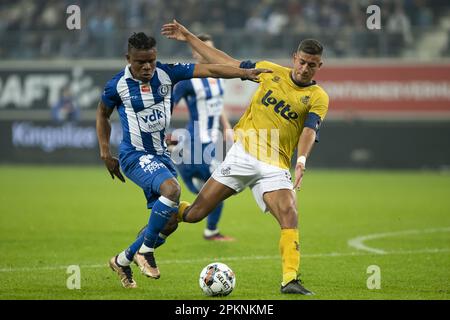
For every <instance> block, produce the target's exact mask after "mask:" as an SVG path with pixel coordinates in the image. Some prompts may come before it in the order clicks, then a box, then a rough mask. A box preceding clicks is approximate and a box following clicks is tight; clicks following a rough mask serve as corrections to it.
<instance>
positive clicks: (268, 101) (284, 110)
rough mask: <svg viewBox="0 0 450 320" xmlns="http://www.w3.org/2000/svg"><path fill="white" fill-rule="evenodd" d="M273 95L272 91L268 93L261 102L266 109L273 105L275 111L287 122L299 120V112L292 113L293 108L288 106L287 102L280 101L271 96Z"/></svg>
mask: <svg viewBox="0 0 450 320" xmlns="http://www.w3.org/2000/svg"><path fill="white" fill-rule="evenodd" d="M272 93H273V91H272V90H269V91H267V93H266V94H265V95H264V97H263V98H262V100H261V102H262V104H263V105H265V106H266V107H268V106H269V105H273V106H274V107H273V111H275V112H276V113H279V114H280V115H281V116H282V117H283V118H285V119H286V120H291V119H297V118H298V114H297V112H294V111H291V106H290V105H289V104H286V101H284V100H280V101H278V100H277V98H275V97H273V96H271V94H272Z"/></svg>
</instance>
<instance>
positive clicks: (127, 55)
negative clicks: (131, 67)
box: [125, 53, 131, 63]
mask: <svg viewBox="0 0 450 320" xmlns="http://www.w3.org/2000/svg"><path fill="white" fill-rule="evenodd" d="M125 58H127V62H128V63H131V62H130V55H129V54H128V53H127V54H126V55H125Z"/></svg>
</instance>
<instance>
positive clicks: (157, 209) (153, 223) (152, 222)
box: [136, 196, 178, 253]
mask: <svg viewBox="0 0 450 320" xmlns="http://www.w3.org/2000/svg"><path fill="white" fill-rule="evenodd" d="M177 212H178V204H177V203H176V202H174V201H172V200H169V199H167V198H166V197H164V196H160V197H159V199H158V200H156V202H155V203H154V205H153V208H152V214H151V215H150V219H149V221H148V225H147V229H145V232H144V243H143V244H142V246H141V247H140V248H139V252H140V253H147V252H152V251H154V249H155V247H156V245H157V243H158V238H159V234H160V232H161V230H162V229H163V228H164V227H165V225H166V224H167V222H168V221H169V219H170V218H171V217H172V215H173V214H176V213H177ZM136 242H137V241H136Z"/></svg>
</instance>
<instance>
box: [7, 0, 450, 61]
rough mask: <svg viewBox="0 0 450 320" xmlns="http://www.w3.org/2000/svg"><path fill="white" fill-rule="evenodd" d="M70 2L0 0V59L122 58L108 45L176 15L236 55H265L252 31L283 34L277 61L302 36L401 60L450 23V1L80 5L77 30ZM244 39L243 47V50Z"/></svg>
mask: <svg viewBox="0 0 450 320" xmlns="http://www.w3.org/2000/svg"><path fill="white" fill-rule="evenodd" d="M70 4H73V3H72V1H69V0H1V1H0V42H1V43H2V46H1V48H0V58H9V59H11V58H12V59H33V58H45V59H47V58H48V59H52V58H55V57H63V58H104V57H107V58H119V57H120V56H121V55H122V52H123V51H124V50H125V44H124V46H123V47H120V46H114V47H113V46H112V45H111V44H113V43H118V42H119V41H120V39H123V38H126V35H128V34H130V33H131V32H133V31H136V30H137V29H147V30H151V31H152V32H155V33H157V31H158V30H159V28H160V27H161V25H162V24H163V23H164V22H165V21H168V20H171V19H173V18H176V19H179V20H181V21H185V22H186V24H187V25H188V26H189V27H190V28H191V29H192V30H194V31H195V30H197V31H200V30H208V32H209V33H210V34H212V35H213V36H214V38H215V39H216V42H217V45H218V46H219V47H222V48H223V49H226V50H230V51H232V52H233V53H234V54H235V55H240V56H248V55H249V54H250V55H254V54H257V53H258V52H261V51H263V50H267V47H266V46H267V43H266V41H261V39H258V37H254V36H253V35H254V34H253V33H255V32H256V33H258V34H259V35H261V37H262V38H264V39H269V42H270V39H271V38H273V39H274V40H276V38H277V35H278V34H281V33H283V40H282V41H279V42H278V43H275V44H273V45H272V46H271V47H272V48H271V50H270V52H269V53H270V54H271V56H273V57H274V58H275V57H277V56H284V53H285V50H286V49H289V50H291V49H292V48H289V46H290V45H291V43H296V42H297V40H296V39H298V38H304V37H316V38H321V39H324V42H325V44H326V46H327V47H328V48H329V50H328V54H329V55H330V56H362V57H376V56H401V55H402V52H403V50H404V49H411V45H413V44H414V42H415V41H416V40H420V37H421V36H422V29H423V30H427V29H429V28H433V27H438V26H439V23H440V20H441V19H444V20H445V19H449V18H450V1H449V0H351V1H348V0H247V1H240V0H229V1H221V0H185V1H179V0H115V1H108V0H96V1H89V0H77V1H76V4H77V5H78V6H79V7H80V9H81V13H82V29H81V30H80V32H74V31H68V30H67V29H66V26H65V18H66V8H67V6H69V5H70ZM369 5H378V6H379V7H380V8H381V10H382V17H381V19H382V30H381V31H380V32H378V33H376V32H373V31H369V30H367V28H366V19H367V17H368V16H367V13H366V9H367V7H368V6H369ZM413 28H414V29H413ZM389 34H391V35H392V37H391V36H389ZM248 35H251V36H248ZM413 35H414V37H413ZM425 36H426V35H425ZM382 37H383V39H382ZM413 38H414V39H413ZM413 40H414V41H413ZM243 42H245V43H246V44H248V46H246V48H245V49H242V46H241V44H242V43H243ZM275 45H281V46H283V48H274V46H275ZM391 46H394V48H393V49H392V50H391V49H390V47H391ZM403 46H404V47H403ZM224 47H225V48H224ZM183 50H184V51H183ZM250 51H252V52H250ZM174 52H176V53H177V54H179V56H186V55H188V54H189V52H188V51H187V50H186V49H185V48H184V47H182V46H177V45H176V44H172V45H168V46H167V47H164V48H161V52H160V54H161V55H173V53H174ZM266 54H267V52H266Z"/></svg>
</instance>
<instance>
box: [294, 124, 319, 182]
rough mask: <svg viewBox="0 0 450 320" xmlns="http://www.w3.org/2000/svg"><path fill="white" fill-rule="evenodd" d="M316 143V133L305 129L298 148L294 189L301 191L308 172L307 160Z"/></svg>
mask: <svg viewBox="0 0 450 320" xmlns="http://www.w3.org/2000/svg"><path fill="white" fill-rule="evenodd" d="M315 141H316V131H315V130H313V129H311V128H308V127H305V128H303V131H302V134H301V135H300V139H299V141H298V146H297V163H296V165H295V182H294V189H297V190H299V189H300V186H301V183H302V179H303V174H304V173H305V170H306V158H308V156H309V155H310V153H311V150H312V148H313V146H314V142H315Z"/></svg>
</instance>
